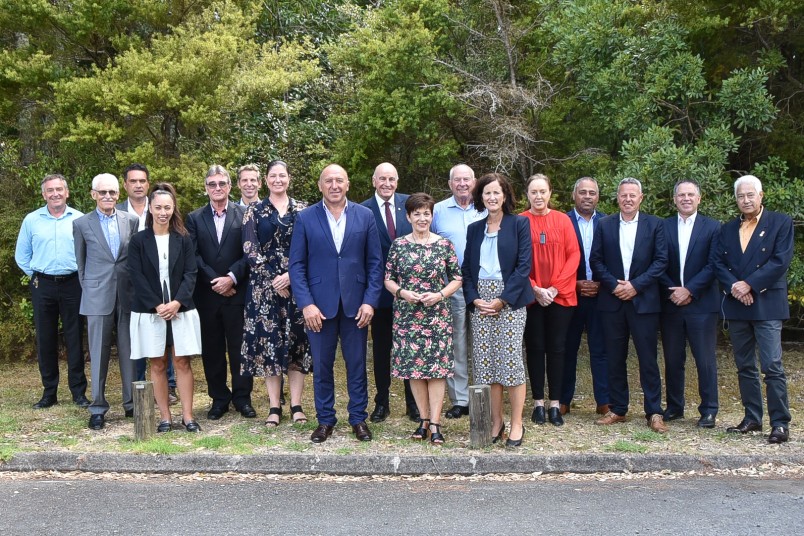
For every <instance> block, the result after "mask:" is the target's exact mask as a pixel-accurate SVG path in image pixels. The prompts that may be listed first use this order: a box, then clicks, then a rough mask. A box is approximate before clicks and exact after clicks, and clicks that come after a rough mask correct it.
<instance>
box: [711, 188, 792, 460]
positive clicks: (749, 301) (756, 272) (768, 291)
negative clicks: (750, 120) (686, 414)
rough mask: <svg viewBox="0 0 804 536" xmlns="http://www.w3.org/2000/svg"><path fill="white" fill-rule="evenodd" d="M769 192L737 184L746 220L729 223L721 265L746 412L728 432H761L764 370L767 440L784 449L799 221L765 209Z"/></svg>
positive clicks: (723, 238) (721, 246) (721, 249)
mask: <svg viewBox="0 0 804 536" xmlns="http://www.w3.org/2000/svg"><path fill="white" fill-rule="evenodd" d="M763 195H764V194H763V192H762V183H761V182H760V180H759V179H758V178H756V177H755V176H753V175H745V176H743V177H740V178H739V179H737V181H736V182H735V183H734V197H735V198H736V200H737V208H738V209H739V210H740V216H738V217H737V218H734V219H733V220H731V221H729V222H727V223H726V224H724V225H723V228H722V230H721V233H720V241H719V245H718V256H717V260H716V261H715V267H716V273H717V278H718V280H719V281H720V284H721V286H722V289H723V302H722V306H721V311H722V312H723V317H724V318H725V319H726V321H727V322H728V329H729V337H730V338H731V344H732V347H733V348H734V363H735V364H736V365H737V378H738V381H739V385H740V398H741V399H742V403H743V407H744V408H745V417H744V418H743V420H742V421H741V422H740V424H738V425H736V426H732V427H729V428H727V431H728V432H732V433H740V434H746V433H748V432H756V431H761V430H762V385H761V384H760V381H759V370H761V371H762V374H763V376H764V379H765V388H766V391H767V397H768V416H769V417H770V425H771V433H770V435H769V436H768V442H769V443H774V444H778V443H784V442H785V441H787V440H788V439H789V437H790V433H789V426H790V405H789V403H788V401H787V378H786V376H785V373H784V367H783V366H782V321H783V320H786V319H788V318H789V317H790V307H789V303H788V301H787V270H788V268H789V267H790V261H792V259H793V220H792V219H790V217H789V216H786V215H784V214H779V213H778V212H771V211H770V210H767V209H765V207H764V206H763V205H762V198H763ZM757 354H758V355H759V370H757V363H756V359H757Z"/></svg>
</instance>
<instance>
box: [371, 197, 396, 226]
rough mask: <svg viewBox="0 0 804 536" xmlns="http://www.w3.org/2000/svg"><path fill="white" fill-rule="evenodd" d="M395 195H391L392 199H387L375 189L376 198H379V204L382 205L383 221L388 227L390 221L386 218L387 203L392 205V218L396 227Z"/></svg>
mask: <svg viewBox="0 0 804 536" xmlns="http://www.w3.org/2000/svg"><path fill="white" fill-rule="evenodd" d="M394 198H396V196H395V195H392V196H391V199H389V200H388V201H386V200H385V199H383V198H382V197H380V196H379V195H378V194H377V191H376V190H375V191H374V199H376V200H377V206H379V207H380V216H382V222H383V223H384V224H385V227H386V228H388V222H387V221H386V220H385V203H388V204H389V205H391V219H392V220H394V229H396V205H395V204H394Z"/></svg>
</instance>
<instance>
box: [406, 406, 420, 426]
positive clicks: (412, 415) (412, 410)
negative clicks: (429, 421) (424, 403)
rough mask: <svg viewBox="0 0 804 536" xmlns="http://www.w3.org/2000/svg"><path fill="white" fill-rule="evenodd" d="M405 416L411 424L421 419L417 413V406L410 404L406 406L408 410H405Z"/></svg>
mask: <svg viewBox="0 0 804 536" xmlns="http://www.w3.org/2000/svg"><path fill="white" fill-rule="evenodd" d="M405 415H407V416H408V419H410V420H411V421H413V422H418V421H420V420H421V418H422V416H421V414H420V413H419V406H417V405H416V404H411V405H410V406H408V409H406V410H405Z"/></svg>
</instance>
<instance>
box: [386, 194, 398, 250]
mask: <svg viewBox="0 0 804 536" xmlns="http://www.w3.org/2000/svg"><path fill="white" fill-rule="evenodd" d="M385 224H386V225H387V226H388V236H390V237H391V242H393V241H394V240H396V225H394V215H393V214H391V203H389V202H388V201H386V202H385Z"/></svg>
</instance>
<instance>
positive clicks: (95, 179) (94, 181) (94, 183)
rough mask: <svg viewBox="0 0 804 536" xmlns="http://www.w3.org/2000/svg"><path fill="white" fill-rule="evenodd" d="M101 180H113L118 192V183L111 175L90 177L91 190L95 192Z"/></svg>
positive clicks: (103, 174) (104, 174)
mask: <svg viewBox="0 0 804 536" xmlns="http://www.w3.org/2000/svg"><path fill="white" fill-rule="evenodd" d="M103 179H111V180H113V181H114V183H115V185H116V186H117V188H118V190H119V189H120V183H119V181H118V180H117V177H115V176H114V175H112V174H111V173H101V174H100V175H95V176H94V177H92V189H93V190H97V189H98V183H100V181H102V180H103Z"/></svg>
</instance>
